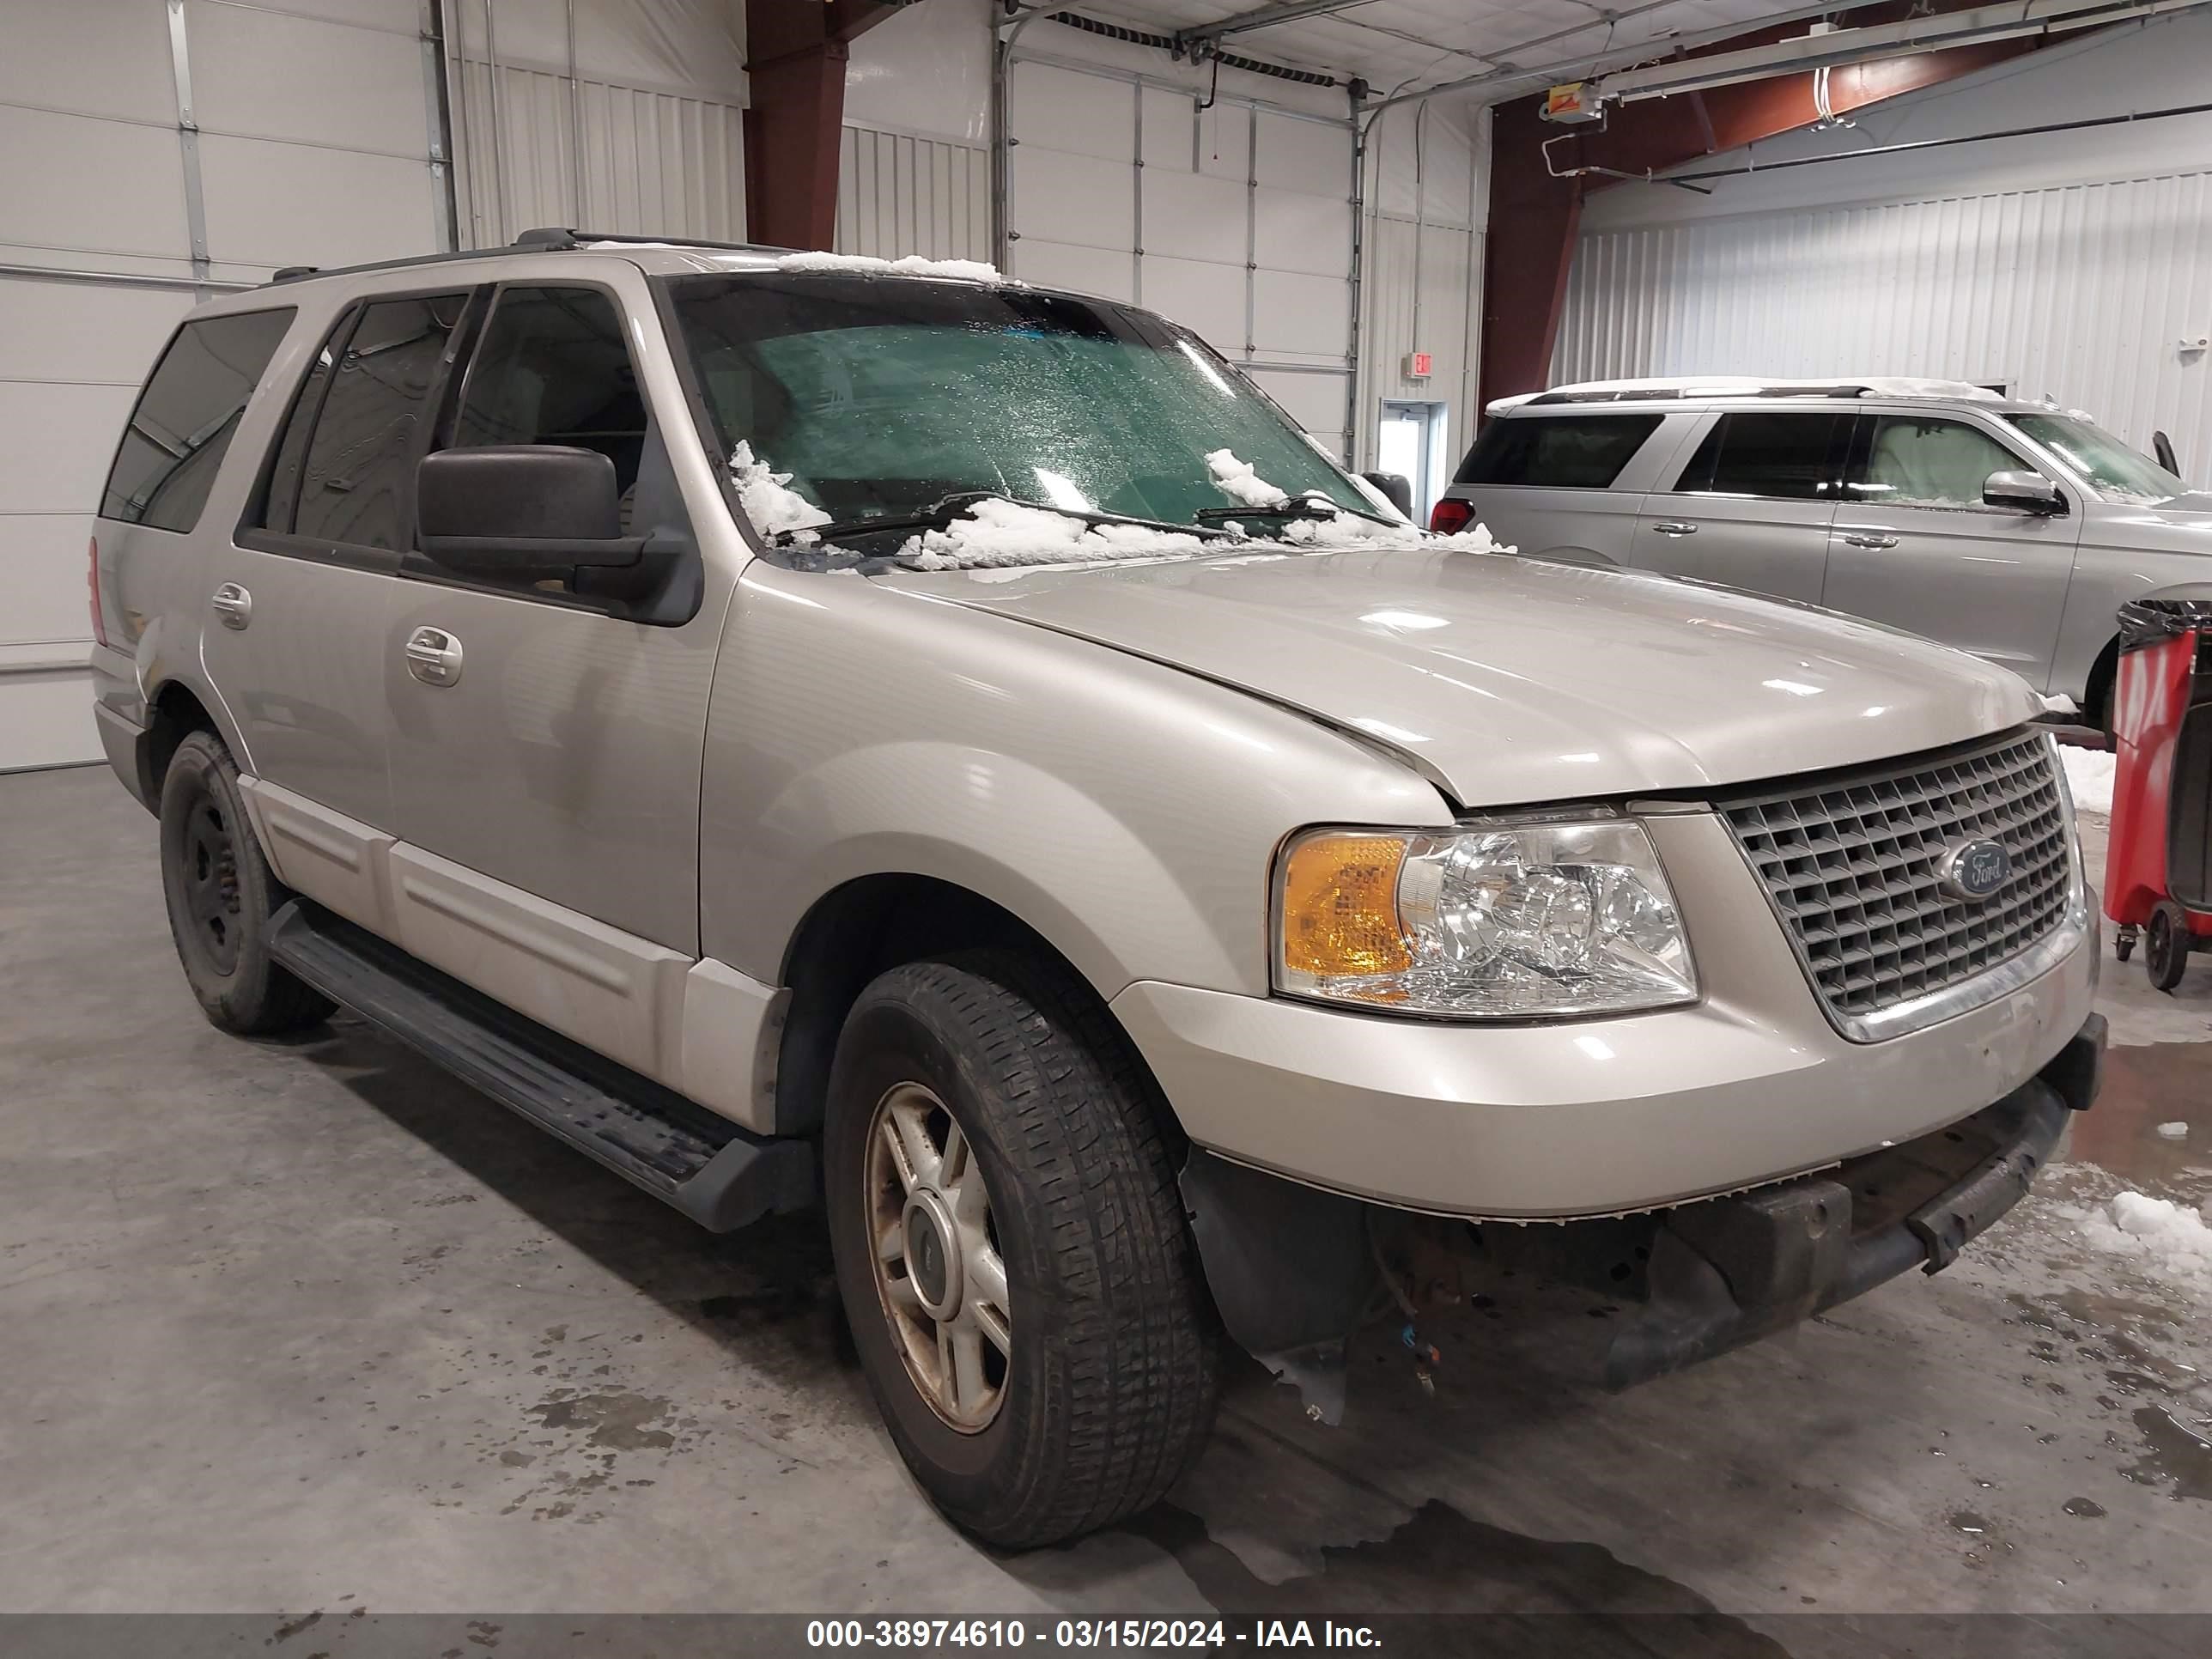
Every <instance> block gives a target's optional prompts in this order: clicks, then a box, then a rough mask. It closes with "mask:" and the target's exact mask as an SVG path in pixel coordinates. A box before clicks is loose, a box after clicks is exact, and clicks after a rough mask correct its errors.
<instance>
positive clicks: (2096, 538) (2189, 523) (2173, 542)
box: [2082, 489, 2212, 553]
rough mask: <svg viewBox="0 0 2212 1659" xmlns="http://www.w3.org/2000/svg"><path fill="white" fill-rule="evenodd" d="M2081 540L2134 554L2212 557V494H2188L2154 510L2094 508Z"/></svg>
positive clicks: (2117, 506)
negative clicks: (2206, 554) (2203, 554)
mask: <svg viewBox="0 0 2212 1659" xmlns="http://www.w3.org/2000/svg"><path fill="white" fill-rule="evenodd" d="M2082 540H2083V541H2084V542H2085V543H2087V544H2091V545H2093V546H2100V547H2111V548H2118V549H2124V550H2129V551H2133V552H2160V553H2212V493H2208V492H2207V491H2204V490H2201V489H2198V490H2191V492H2190V493H2189V494H2188V495H2176V496H2174V497H2173V498H2172V500H2171V501H2160V502H2159V503H2158V504H2157V505H2156V506H2154V507H2143V506H2134V505H2125V504H2122V503H2119V502H2108V503H2105V504H2103V505H2100V506H2093V507H2091V508H2090V509H2089V520H2088V522H2087V525H2086V526H2084V527H2083V531H2082Z"/></svg>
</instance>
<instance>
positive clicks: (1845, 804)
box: [1719, 732, 2069, 1034]
mask: <svg viewBox="0 0 2212 1659" xmlns="http://www.w3.org/2000/svg"><path fill="white" fill-rule="evenodd" d="M2053 771H2054V768H2053V766H2052V764H2051V751H2050V749H2049V747H2048V745H2047V744H2045V740H2044V738H2041V737H2040V736H2038V735H2034V734H2029V735H2026V736H2023V735H2021V734H2020V733H2017V732H2015V733H2012V734H2010V735H2008V736H2006V737H2004V738H1999V739H1997V740H1996V741H1995V742H1993V743H1987V744H1979V745H1977V746H1975V747H1972V748H1969V749H1966V750H1959V751H1951V752H1948V753H1942V754H1936V755H1921V756H1915V757H1911V759H1909V760H1906V761H1905V762H1903V763H1896V762H1893V763H1889V764H1888V765H1887V766H1885V767H1882V768H1879V769H1860V770H1856V771H1852V772H1848V773H1838V774H1834V775H1830V776H1828V777H1825V778H1814V779H1808V780H1806V781H1803V782H1801V783H1800V784H1798V785H1797V786H1796V787H1795V788H1792V789H1790V790H1788V791H1786V792H1784V793H1773V794H1760V795H1757V796H1752V797H1739V798H1737V799H1732V800H1727V801H1723V802H1721V803H1719V805H1720V810H1721V811H1722V813H1723V816H1724V817H1726V818H1727V820H1728V825H1729V829H1730V831H1731V832H1732V833H1733V834H1734V835H1735V839H1736V844H1737V845H1738V846H1739V847H1741V848H1742V849H1743V854H1744V857H1745V858H1746V859H1747V860H1749V861H1750V864H1751V867H1752V869H1753V872H1756V873H1757V875H1758V877H1759V880H1760V882H1761V883H1762V884H1764V885H1765V888H1766V892H1767V896H1768V897H1769V898H1770V899H1771V900H1772V901H1773V904H1774V908H1775V911H1776V913H1777V914H1778V915H1780V917H1781V918H1782V921H1783V923H1784V927H1786V928H1787V929H1788V930H1789V933H1790V943H1791V944H1792V945H1794V946H1795V947H1796V951H1797V957H1798V959H1799V961H1800V962H1802V963H1803V964H1804V968H1805V973H1806V976H1807V977H1808V979H1810V980H1811V981H1812V982H1813V986H1814V989H1816V990H1817V991H1818V992H1819V993H1820V998H1821V1000H1822V1001H1823V1002H1824V1003H1826V1005H1827V1008H1828V1011H1829V1012H1830V1013H1831V1015H1832V1016H1834V1017H1835V1018H1836V1020H1837V1023H1838V1024H1839V1025H1841V1026H1843V1027H1844V1030H1846V1031H1847V1032H1850V1030H1851V1028H1852V1027H1853V1025H1854V1024H1860V1023H1863V1022H1864V1021H1866V1020H1867V1019H1868V1018H1869V1016H1873V1015H1878V1014H1880V1013H1881V1012H1882V1011H1884V1010H1885V1009H1889V1008H1893V1007H1895V1006H1898V1005H1899V1004H1900V1003H1905V1002H1911V1001H1912V1000H1915V999H1916V998H1919V997H1923V996H1927V995H1929V994H1931V993H1933V992H1937V991H1941V990H1943V989H1945V988H1947V987H1950V986H1954V985H1957V984H1960V982H1961V981H1966V980H1971V979H1972V978H1973V977H1974V976H1975V975H1978V974H1982V973H1985V972H1987V971H1988V970H1989V969H1992V968H1995V967H1996V966H1998V965H1999V964H2000V963H2004V962H2007V961H2008V960H2010V959H2011V958H2012V957H2016V956H2018V955H2020V954H2021V952H2022V951H2027V950H2028V949H2029V948H2031V947H2032V946H2033V945H2035V944H2036V943H2037V942H2038V941H2039V940H2040V939H2043V938H2045V936H2046V935H2048V934H2049V933H2051V932H2053V931H2054V930H2055V929H2057V927H2059V926H2060V925H2061V924H2062V922H2063V921H2064V919H2065V915H2066V902H2067V892H2068V887H2069V872H2068V868H2067V860H2068V858H2069V848H2068V844H2067V842H2068V837H2067V834H2066V823H2065V814H2064V811H2063V809H2062V808H2061V807H2060V805H2059V795H2058V782H2057V779H2056V778H2055V777H2054V776H2053V775H2052V774H2053ZM1983 837H1986V838H1988V839H1990V840H1991V841H1996V842H2002V844H2003V846H2004V849H2005V851H2006V852H2007V853H2008V854H2011V855H2012V876H2011V878H2010V879H2009V880H2008V882H2007V883H2006V884H2005V885H2004V886H2003V887H2002V888H2000V889H1999V890H1997V891H1996V894H1995V895H1994V896H1991V897H1990V898H1988V899H1984V900H1983V901H1981V902H1973V901H1971V900H1965V899H1956V898H1953V897H1951V896H1949V895H1948V894H1946V893H1944V892H1943V891H1942V890H1941V889H1940V888H1939V887H1938V886H1937V884H1936V883H1937V878H1936V862H1937V860H1940V859H1941V858H1942V855H1943V854H1944V853H1945V851H1946V850H1947V849H1948V848H1952V847H1954V846H1956V845H1958V844H1959V843H1960V842H1964V841H1971V840H1976V839H1980V838H1983ZM1854 1034H1863V1032H1861V1033H1854Z"/></svg>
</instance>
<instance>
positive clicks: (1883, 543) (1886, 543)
mask: <svg viewBox="0 0 2212 1659" xmlns="http://www.w3.org/2000/svg"><path fill="white" fill-rule="evenodd" d="M1844 545H1845V546H1846V547H1895V546H1896V545H1897V538H1896V537H1894V536H1889V535H1884V534H1883V533H1882V532H1880V531H1875V530H1850V531H1846V532H1844Z"/></svg>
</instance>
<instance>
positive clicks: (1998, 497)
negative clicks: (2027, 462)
mask: <svg viewBox="0 0 2212 1659" xmlns="http://www.w3.org/2000/svg"><path fill="white" fill-rule="evenodd" d="M1982 504H1983V505H1984V506H1985V507H2010V508H2012V509H2013V510H2014V511H2015V512H2017V513H2034V514H2036V515H2037V516H2038V517H2039V518H2045V519H2049V518H2055V517H2057V516H2058V515H2059V514H2061V513H2064V512H2065V511H2066V498H2065V497H2064V496H2063V495H2060V494H2059V493H2058V486H2057V484H2055V483H2051V480H2050V479H2048V478H2046V477H2044V476H2043V475H2042V474H2041V473H2040V472H1992V473H1990V476H1989V477H1986V478H1984V480H1983V481H1982Z"/></svg>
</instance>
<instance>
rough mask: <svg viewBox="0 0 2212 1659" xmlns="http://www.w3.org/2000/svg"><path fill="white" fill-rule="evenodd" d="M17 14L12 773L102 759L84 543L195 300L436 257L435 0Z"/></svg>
mask: <svg viewBox="0 0 2212 1659" xmlns="http://www.w3.org/2000/svg"><path fill="white" fill-rule="evenodd" d="M4 10H5V22H4V24H0V157H4V158H5V165H4V166H0V267H4V268H5V269H4V272H0V434H4V435H5V437H6V441H5V442H4V443H0V769H8V768H11V767H21V766H38V765H52V764H57V763H65V762H70V761H77V760H88V759H91V758H94V757H96V756H97V755H98V753H99V745H98V743H97V740H96V738H95V737H94V728H93V723H92V712H91V698H90V694H89V690H88V687H87V684H86V679H85V668H84V663H85V659H86V654H87V653H88V651H89V649H90V647H91V637H90V635H91V629H90V621H89V617H88V612H87V608H86V596H85V544H86V540H87V538H88V536H89V534H90V530H91V517H92V509H93V507H94V502H95V501H96V499H97V497H98V495H99V489H100V482H101V480H102V478H103V477H105V476H106V468H107V463H108V460H109V458H110V457H111V456H112V453H114V448H115V441H116V437H117V435H118V433H120V431H121V430H122V427H123V422H124V419H125V416H126V415H127V414H128V413H129V410H130V407H131V400H132V398H133V397H134V395H135V394H136V392H137V386H138V383H139V381H140V380H141V379H142V378H143V375H144V374H145V372H146V369H147V368H148V367H149V364H150V363H151V362H152V360H153V357H154V354H155V351H157V350H158V349H160V346H161V342H162V340H163V339H164V337H166V336H167V333H168V331H169V330H170V329H171V328H172V327H173V325H175V323H176V321H177V319H179V317H181V316H182V315H183V314H184V313H185V311H186V310H188V309H189V308H190V307H191V304H192V303H193V301H194V297H195V293H196V291H197V292H206V291H212V290H213V289H216V288H220V287H223V286H228V285H234V284H237V283H253V282H259V281H262V280H264V279H265V278H266V277H267V276H268V275H269V274H270V270H271V269H272V268H273V267H275V266H276V265H280V264H343V263H345V262H348V261H351V260H360V259H370V258H388V257H391V256H392V255H395V254H404V253H413V252H428V251H431V250H434V249H435V248H436V247H437V246H439V239H440V231H441V227H442V225H443V223H444V200H445V191H444V181H443V179H442V177H441V173H440V164H439V161H438V158H437V157H436V155H435V154H434V149H433V138H434V134H435V98H434V96H433V95H432V94H433V92H434V89H435V68H436V59H435V56H434V55H432V56H428V57H426V53H425V50H424V46H423V39H422V37H423V33H424V24H423V12H422V0H348V3H346V4H345V5H344V6H343V7H342V8H334V7H332V6H331V5H329V4H328V3H327V0H253V3H252V4H250V5H249V4H245V3H234V0H171V3H169V4H167V5H166V6H165V5H164V4H163V3H162V0H6V3H5V7H4Z"/></svg>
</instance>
